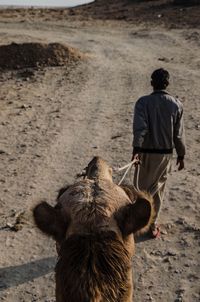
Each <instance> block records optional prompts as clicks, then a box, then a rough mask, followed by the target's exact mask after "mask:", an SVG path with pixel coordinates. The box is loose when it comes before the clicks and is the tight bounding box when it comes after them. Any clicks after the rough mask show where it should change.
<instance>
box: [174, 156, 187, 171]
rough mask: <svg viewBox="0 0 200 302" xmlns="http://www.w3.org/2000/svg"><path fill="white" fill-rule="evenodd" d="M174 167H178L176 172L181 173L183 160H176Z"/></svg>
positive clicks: (183, 165) (183, 166) (183, 164)
mask: <svg viewBox="0 0 200 302" xmlns="http://www.w3.org/2000/svg"><path fill="white" fill-rule="evenodd" d="M176 165H177V166H178V171H181V170H183V169H184V168H185V163H184V159H179V158H177V161H176Z"/></svg>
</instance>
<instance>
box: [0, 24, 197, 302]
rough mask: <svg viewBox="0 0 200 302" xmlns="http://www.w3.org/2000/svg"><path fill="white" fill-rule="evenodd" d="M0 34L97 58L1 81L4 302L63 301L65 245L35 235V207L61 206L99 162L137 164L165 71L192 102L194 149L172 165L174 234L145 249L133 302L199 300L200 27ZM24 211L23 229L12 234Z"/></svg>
mask: <svg viewBox="0 0 200 302" xmlns="http://www.w3.org/2000/svg"><path fill="white" fill-rule="evenodd" d="M0 37H1V44H8V43H10V42H13V41H14V42H18V43H19V42H30V41H31V42H47V43H49V42H59V43H63V44H67V45H70V46H72V47H75V48H78V49H79V50H80V51H81V52H83V53H85V54H86V57H87V58H86V59H85V60H83V62H81V63H80V64H76V65H73V64H72V65H71V66H69V67H67V68H66V67H59V68H46V69H44V70H38V71H34V74H33V75H31V76H29V77H25V78H24V77H22V76H20V73H19V72H18V73H12V72H8V73H1V76H0V81H1V103H0V109H1V112H0V140H1V146H0V157H1V163H0V170H1V176H0V184H1V196H0V200H1V210H0V215H1V229H0V233H1V239H0V243H1V267H2V268H1V269H0V282H1V283H0V301H6V302H19V301H20V302H23V301H24V302H29V301H31V302H36V301H44V302H53V301H55V299H54V272H53V269H54V265H55V261H56V252H55V246H54V242H53V241H51V240H50V239H48V238H46V237H44V236H43V235H42V234H40V233H39V231H38V230H37V229H36V228H35V227H34V225H33V222H32V219H31V208H32V207H33V206H34V205H35V204H36V203H37V202H38V201H39V200H41V199H46V200H48V201H52V203H53V202H54V200H55V197H56V192H57V190H58V189H59V188H60V187H61V186H62V185H64V184H66V183H71V182H73V181H74V177H75V175H76V173H78V172H81V170H82V168H84V167H85V165H86V164H87V163H88V161H89V160H90V159H91V158H92V157H93V156H94V155H100V156H102V157H103V158H105V159H107V160H108V161H109V163H110V164H112V165H119V166H120V165H123V164H125V163H127V162H129V160H130V158H131V151H132V148H131V144H132V112H133V106H134V103H135V101H136V100H137V98H138V97H139V96H140V95H143V94H146V93H149V92H151V87H150V85H149V76H150V74H151V72H152V70H153V69H155V68H157V67H160V66H164V67H165V68H167V69H168V70H169V72H170V73H171V75H172V82H171V85H170V88H169V91H171V92H172V93H173V94H175V95H178V96H179V97H180V99H181V100H182V101H183V105H184V108H185V124H186V135H187V146H188V151H187V159H186V169H185V171H183V172H180V173H178V172H176V171H174V170H175V168H173V171H172V174H171V176H170V179H169V181H168V188H167V192H166V198H165V203H164V206H163V209H162V214H161V222H162V223H163V224H165V232H164V233H165V234H163V236H162V239H161V240H149V241H144V242H138V243H137V245H136V256H135V258H134V263H133V265H134V282H135V292H134V298H135V300H134V301H137V302H145V301H156V302H160V301H162V302H171V301H185V302H195V301H199V299H200V292H199V271H200V267H199V260H198V259H199V249H198V246H199V231H200V225H199V220H200V214H199V191H200V185H199V181H198V178H199V175H200V171H199V166H198V161H199V158H200V155H199V142H200V137H199V131H200V125H199V113H200V107H199V95H200V87H199V82H200V74H199V67H200V60H199V57H198V56H197V52H198V51H199V43H200V42H199V41H200V31H199V30H197V29H187V30H165V29H159V28H158V29H153V30H147V29H142V28H137V27H135V26H132V25H127V24H126V25H124V24H123V23H119V22H114V21H113V22H109V24H108V23H107V25H106V26H105V25H103V24H100V23H99V22H95V21H91V22H88V23H87V22H78V21H76V22H67V21H65V22H63V23H59V24H58V25H56V24H51V23H48V24H47V23H45V22H44V23H35V24H33V23H29V22H28V21H27V22H25V23H14V24H13V23H12V22H10V23H0ZM116 179H119V176H116ZM129 181H130V180H129ZM23 211H25V213H24V214H23V215H24V219H25V221H24V224H23V225H22V229H21V230H20V231H18V232H13V231H12V230H11V229H12V225H13V223H14V222H15V220H16V218H17V217H18V216H19V215H20V213H21V212H23ZM23 215H22V216H23ZM5 227H6V228H5Z"/></svg>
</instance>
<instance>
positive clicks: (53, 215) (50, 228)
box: [33, 202, 69, 241]
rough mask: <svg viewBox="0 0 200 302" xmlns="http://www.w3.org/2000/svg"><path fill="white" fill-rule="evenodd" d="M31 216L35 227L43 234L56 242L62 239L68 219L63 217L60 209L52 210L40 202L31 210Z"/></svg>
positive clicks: (45, 203) (46, 204)
mask: <svg viewBox="0 0 200 302" xmlns="http://www.w3.org/2000/svg"><path fill="white" fill-rule="evenodd" d="M33 216H34V220H35V223H36V225H37V227H38V228H39V229H40V230H41V231H42V232H43V233H45V234H47V235H50V236H52V237H54V239H55V240H57V241H60V240H62V239H64V237H65V234H66V230H67V227H68V225H69V219H67V218H66V217H65V216H64V214H63V212H62V209H61V208H59V207H58V206H56V207H55V208H54V207H52V206H50V205H49V204H48V203H47V202H42V203H40V204H39V205H37V206H36V207H35V208H34V209H33Z"/></svg>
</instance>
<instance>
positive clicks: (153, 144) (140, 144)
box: [132, 68, 185, 237]
mask: <svg viewBox="0 0 200 302" xmlns="http://www.w3.org/2000/svg"><path fill="white" fill-rule="evenodd" d="M151 85H152V86H153V93H152V94H150V95H146V96H143V97H141V98H140V99H139V100H138V101H137V102H136V105H135V111H134V121H133V136H134V138H133V156H132V159H140V161H141V163H140V165H137V166H136V168H135V174H134V185H135V186H136V187H137V186H138V188H139V189H140V190H145V191H147V192H150V193H151V194H152V195H154V202H155V211H156V216H155V221H154V223H153V224H152V226H151V233H152V236H153V237H159V235H160V228H159V226H158V224H157V220H158V216H159V212H160V208H161V205H162V201H163V197H164V189H165V184H166V180H167V175H168V173H169V171H170V168H171V159H172V152H173V148H174V147H175V150H176V153H177V166H178V170H182V169H183V168H184V156H185V139H184V125H183V107H182V104H181V102H180V101H179V100H178V99H177V98H175V97H173V96H171V95H170V94H169V93H168V92H167V91H166V90H165V89H166V88H167V86H168V85H169V72H168V71H167V70H165V69H163V68H160V69H157V70H155V71H154V72H153V73H152V75H151Z"/></svg>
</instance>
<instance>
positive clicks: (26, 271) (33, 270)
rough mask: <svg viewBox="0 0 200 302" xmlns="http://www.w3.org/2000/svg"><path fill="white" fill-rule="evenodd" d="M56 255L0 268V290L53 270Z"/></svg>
mask: <svg viewBox="0 0 200 302" xmlns="http://www.w3.org/2000/svg"><path fill="white" fill-rule="evenodd" d="M55 264H56V257H49V258H44V259H40V260H36V261H33V262H29V263H25V264H22V265H17V266H9V267H4V268H0V291H2V290H5V289H7V288H10V287H13V286H17V285H20V284H23V283H26V282H28V281H32V280H33V279H35V278H38V277H41V276H43V275H46V274H48V273H50V272H52V271H53V270H54V267H55Z"/></svg>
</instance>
